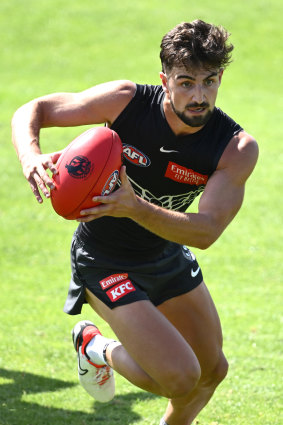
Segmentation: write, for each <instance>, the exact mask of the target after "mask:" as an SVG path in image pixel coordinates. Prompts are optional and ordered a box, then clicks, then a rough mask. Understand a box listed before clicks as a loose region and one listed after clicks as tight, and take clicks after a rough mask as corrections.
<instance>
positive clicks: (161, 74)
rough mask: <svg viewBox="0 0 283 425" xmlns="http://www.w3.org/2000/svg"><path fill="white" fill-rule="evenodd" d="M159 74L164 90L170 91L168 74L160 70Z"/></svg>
mask: <svg viewBox="0 0 283 425" xmlns="http://www.w3.org/2000/svg"><path fill="white" fill-rule="evenodd" d="M159 76H160V79H161V81H162V88H163V90H164V91H165V93H168V87H167V83H168V80H167V77H166V74H164V72H160V73H159Z"/></svg>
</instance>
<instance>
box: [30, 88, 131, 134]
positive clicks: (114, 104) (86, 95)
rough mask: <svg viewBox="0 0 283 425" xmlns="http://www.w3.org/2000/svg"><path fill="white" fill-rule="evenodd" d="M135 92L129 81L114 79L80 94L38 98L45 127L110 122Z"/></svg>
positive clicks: (57, 94)
mask: <svg viewBox="0 0 283 425" xmlns="http://www.w3.org/2000/svg"><path fill="white" fill-rule="evenodd" d="M134 92H135V84H134V83H132V82H130V81H112V82H109V83H104V84H100V85H97V86H95V87H92V88H90V89H88V90H85V91H83V92H80V93H54V94H51V95H47V96H44V97H42V98H39V99H36V102H37V104H38V105H39V108H40V112H41V118H42V122H41V124H42V127H53V126H60V127H64V126H77V125H89V124H102V123H105V122H107V123H111V122H112V121H113V120H114V119H116V117H117V116H118V115H119V114H120V113H121V112H122V110H123V109H124V108H125V107H126V105H127V104H128V102H129V101H130V99H131V98H132V97H133V95H134Z"/></svg>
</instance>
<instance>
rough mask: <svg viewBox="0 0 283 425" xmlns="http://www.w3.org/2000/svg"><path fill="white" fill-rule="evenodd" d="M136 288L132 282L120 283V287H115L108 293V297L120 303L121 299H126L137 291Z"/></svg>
mask: <svg viewBox="0 0 283 425" xmlns="http://www.w3.org/2000/svg"><path fill="white" fill-rule="evenodd" d="M135 290H136V289H135V287H134V286H133V284H132V282H131V281H130V280H126V281H125V282H123V283H119V285H116V286H114V287H113V288H112V289H109V291H107V292H106V294H107V295H108V297H109V298H110V300H111V301H112V302H115V301H118V300H119V299H120V298H121V297H124V296H125V295H127V294H128V293H129V292H133V291H135Z"/></svg>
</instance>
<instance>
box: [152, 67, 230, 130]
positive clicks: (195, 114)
mask: <svg viewBox="0 0 283 425" xmlns="http://www.w3.org/2000/svg"><path fill="white" fill-rule="evenodd" d="M222 74H223V70H209V71H206V70H202V69H200V70H190V69H186V68H183V67H176V68H173V69H172V70H171V71H170V74H169V75H166V74H164V73H163V72H161V74H160V77H161V79H162V83H163V89H164V91H165V93H166V95H167V98H168V99H169V101H170V105H171V108H172V110H173V112H174V113H175V114H176V115H177V117H178V118H179V119H180V120H181V121H182V122H183V123H184V124H186V125H188V126H190V127H202V126H204V125H205V124H206V123H207V122H208V120H209V118H210V117H211V114H212V112H213V109H214V106H215V102H216V97H217V93H218V88H219V86H220V83H221V77H222Z"/></svg>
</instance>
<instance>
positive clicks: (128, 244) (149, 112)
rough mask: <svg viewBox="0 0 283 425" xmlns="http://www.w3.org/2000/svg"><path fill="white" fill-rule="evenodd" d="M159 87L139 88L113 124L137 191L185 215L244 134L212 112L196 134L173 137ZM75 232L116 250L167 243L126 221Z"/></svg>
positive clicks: (102, 220)
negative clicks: (230, 146)
mask: <svg viewBox="0 0 283 425" xmlns="http://www.w3.org/2000/svg"><path fill="white" fill-rule="evenodd" d="M164 95H165V93H164V91H163V89H162V87H161V86H151V85H139V84H138V85H137V90H136V94H135V96H134V97H133V99H132V100H131V101H130V102H129V104H128V105H127V106H126V108H125V109H124V110H123V111H122V113H121V114H120V115H119V117H118V118H117V119H116V120H115V122H114V123H113V124H112V127H111V128H112V129H113V130H114V131H116V132H117V133H118V134H119V136H120V138H121V140H122V143H123V152H124V163H125V165H126V167H127V175H128V177H129V179H130V182H131V184H132V186H133V188H134V190H135V193H136V194H137V195H138V196H140V197H142V198H143V199H145V200H147V201H148V202H151V203H154V204H156V205H159V206H161V207H164V208H167V209H172V210H176V211H186V209H187V208H188V207H189V205H190V204H191V203H192V202H193V200H194V199H195V198H196V197H197V196H198V195H199V194H200V193H201V192H202V191H203V190H204V188H205V185H206V183H207V181H208V179H209V177H210V176H211V175H212V174H213V172H214V171H215V170H216V168H217V164H218V161H219V159H220V157H221V155H222V153H223V151H224V149H225V147H226V146H227V144H228V143H229V141H230V140H231V138H232V137H233V136H234V135H235V134H237V133H238V132H239V131H241V130H242V127H240V126H239V125H238V124H236V123H235V121H233V120H232V119H231V118H230V117H228V115H226V114H225V113H224V112H222V111H221V109H219V108H214V111H213V113H212V116H211V118H210V120H209V121H208V123H207V124H206V125H205V126H204V127H203V128H202V129H201V130H200V131H198V132H196V133H194V134H189V135H184V136H176V135H175V134H174V133H173V131H172V130H171V128H170V126H169V124H168V123H167V120H166V118H165V114H164V110H163V99H164ZM78 233H79V235H80V236H81V238H82V239H83V240H85V241H86V242H87V243H88V244H91V245H93V246H94V247H95V248H98V249H102V250H107V251H109V252H112V251H113V252H117V250H119V249H122V250H124V251H125V250H126V251H128V250H129V251H131V252H132V251H135V252H141V251H142V252H148V254H150V253H152V252H153V251H156V252H158V251H161V250H162V249H163V247H164V246H165V245H166V241H165V240H164V239H162V238H160V237H159V236H156V235H154V234H153V233H152V232H150V231H148V230H146V229H144V228H143V227H141V226H140V225H138V224H137V223H135V222H133V221H132V220H130V219H126V218H122V219H121V218H113V217H103V218H100V219H97V220H93V221H91V222H89V223H82V224H80V226H79V229H78Z"/></svg>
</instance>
